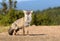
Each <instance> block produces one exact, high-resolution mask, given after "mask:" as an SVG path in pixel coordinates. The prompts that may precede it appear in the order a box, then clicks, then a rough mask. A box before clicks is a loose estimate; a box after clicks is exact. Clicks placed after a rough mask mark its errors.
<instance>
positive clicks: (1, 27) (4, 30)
mask: <svg viewBox="0 0 60 41" xmlns="http://www.w3.org/2000/svg"><path fill="white" fill-rule="evenodd" d="M8 29H9V26H0V33H2V32H7V31H8Z"/></svg>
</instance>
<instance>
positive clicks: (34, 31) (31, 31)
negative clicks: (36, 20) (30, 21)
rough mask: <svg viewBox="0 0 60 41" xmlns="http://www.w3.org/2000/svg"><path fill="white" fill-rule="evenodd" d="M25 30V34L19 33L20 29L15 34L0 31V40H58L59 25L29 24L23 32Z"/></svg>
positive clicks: (59, 40) (59, 36)
mask: <svg viewBox="0 0 60 41" xmlns="http://www.w3.org/2000/svg"><path fill="white" fill-rule="evenodd" d="M27 31H28V35H26V36H22V35H21V34H22V30H20V31H19V32H18V33H17V35H16V36H9V35H8V33H7V32H5V33H0V41H60V26H30V27H27V28H25V34H27ZM18 34H19V35H18Z"/></svg>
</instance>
